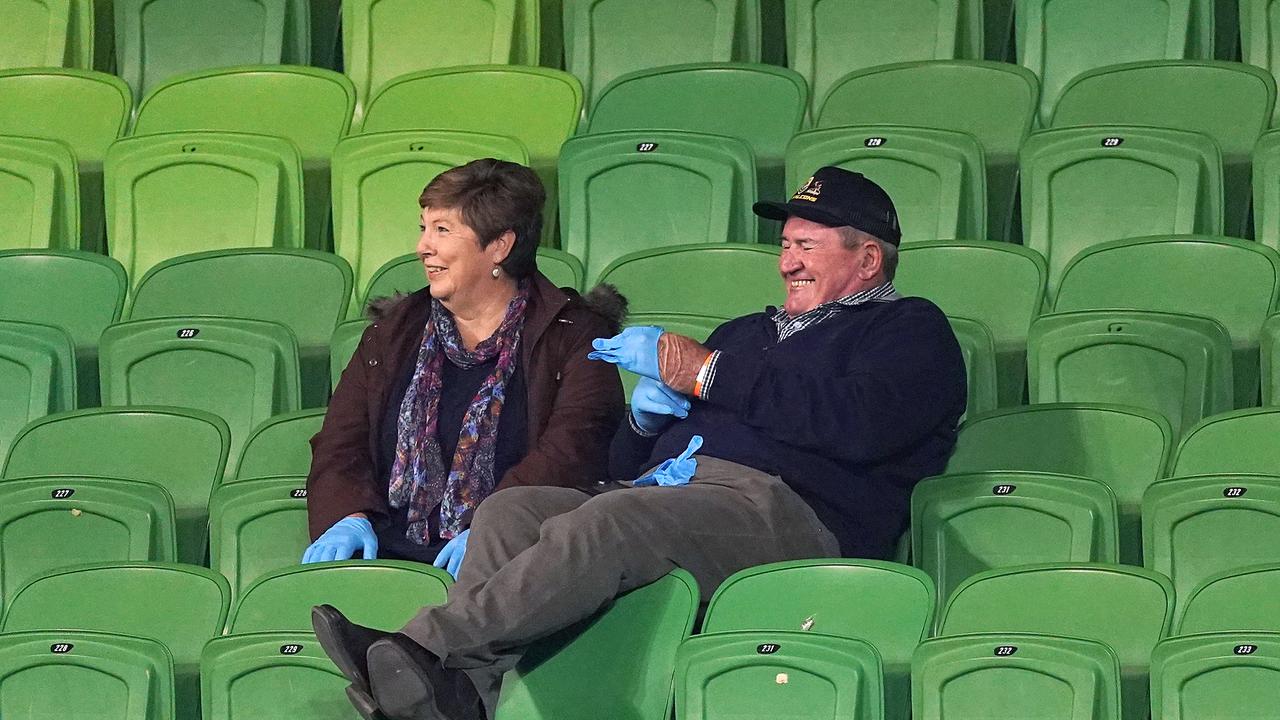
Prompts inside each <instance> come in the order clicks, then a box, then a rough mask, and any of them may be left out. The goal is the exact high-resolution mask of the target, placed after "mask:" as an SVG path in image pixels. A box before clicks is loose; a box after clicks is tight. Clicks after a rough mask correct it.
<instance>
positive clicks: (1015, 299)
mask: <svg viewBox="0 0 1280 720" xmlns="http://www.w3.org/2000/svg"><path fill="white" fill-rule="evenodd" d="M899 253H900V254H899V256H898V257H899V264H898V272H897V276H896V277H894V280H893V284H894V286H895V287H897V288H898V291H899V292H901V293H902V294H904V295H909V296H918V297H923V298H927V299H929V300H932V301H933V302H934V303H935V304H937V305H938V307H940V308H942V310H943V312H945V313H947V314H948V315H950V316H953V317H965V318H972V319H974V320H978V321H980V322H982V324H983V325H985V326H986V327H987V329H988V330H990V331H991V336H992V338H993V339H994V340H995V348H996V367H997V384H998V393H999V402H1000V404H1001V405H1006V406H1007V405H1017V404H1020V403H1021V402H1022V396H1023V388H1024V386H1025V384H1026V377H1027V359H1026V355H1027V353H1026V349H1027V332H1028V331H1029V330H1030V328H1031V323H1032V321H1033V320H1035V319H1036V317H1038V316H1039V315H1040V311H1041V309H1042V308H1043V306H1044V294H1045V282H1046V278H1047V276H1048V267H1047V266H1046V264H1045V261H1044V258H1043V257H1042V256H1041V255H1040V253H1038V252H1035V251H1034V250H1029V249H1027V248H1024V247H1021V246H1019V245H1012V244H1010V243H997V242H983V241H943V242H920V243H913V244H911V245H907V246H905V247H903V248H902V249H901V250H900V251H899ZM970 414H972V411H971V412H970Z"/></svg>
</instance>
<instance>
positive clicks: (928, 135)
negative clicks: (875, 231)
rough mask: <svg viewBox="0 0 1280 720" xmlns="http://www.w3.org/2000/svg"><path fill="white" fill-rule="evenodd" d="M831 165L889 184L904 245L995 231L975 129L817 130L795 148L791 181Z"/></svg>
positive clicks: (795, 183)
mask: <svg viewBox="0 0 1280 720" xmlns="http://www.w3.org/2000/svg"><path fill="white" fill-rule="evenodd" d="M825 165H834V166H836V167H842V168H845V169H847V170H854V171H856V172H860V173H862V174H863V175H865V176H867V178H868V179H870V180H872V181H874V182H875V183H876V184H877V185H879V186H881V187H882V188H884V190H885V192H887V193H889V197H891V198H893V205H894V208H895V209H896V210H897V211H898V219H899V222H900V223H901V225H902V242H903V243H904V244H910V243H913V242H918V241H921V240H954V239H957V238H960V239H974V240H985V239H986V237H987V188H986V185H987V179H986V164H985V160H984V159H983V155H982V147H981V146H980V145H979V144H978V141H977V140H976V139H974V138H973V137H972V136H971V135H965V134H963V133H958V132H953V131H950V130H934V129H931V128H916V127H905V126H901V125H860V126H857V127H838V128H826V129H824V130H810V131H808V132H803V133H800V134H799V135H796V136H795V137H794V138H792V139H791V144H790V145H788V146H787V187H788V188H798V187H800V186H802V185H803V184H804V183H805V179H806V178H808V177H811V176H812V175H813V173H814V171H815V170H817V169H818V168H820V167H823V166H825Z"/></svg>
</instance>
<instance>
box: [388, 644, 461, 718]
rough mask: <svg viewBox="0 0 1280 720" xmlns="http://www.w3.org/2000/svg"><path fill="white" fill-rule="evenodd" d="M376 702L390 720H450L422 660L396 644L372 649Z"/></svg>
mask: <svg viewBox="0 0 1280 720" xmlns="http://www.w3.org/2000/svg"><path fill="white" fill-rule="evenodd" d="M368 660H369V678H370V682H371V683H372V684H373V699H374V701H375V705H376V707H377V709H378V710H380V711H381V712H382V713H383V715H384V716H385V718H386V720H450V718H451V717H452V715H449V714H446V712H445V711H444V710H443V709H442V708H440V707H439V704H438V702H437V697H436V691H435V688H433V687H432V686H431V681H430V679H429V678H428V676H427V672H426V670H425V669H424V668H423V667H422V666H421V665H420V664H419V660H418V658H416V657H414V656H413V655H412V654H410V653H409V651H407V650H405V649H404V648H402V647H400V646H399V645H397V644H396V643H394V642H386V641H382V642H377V643H374V644H373V645H372V646H370V647H369V656H368Z"/></svg>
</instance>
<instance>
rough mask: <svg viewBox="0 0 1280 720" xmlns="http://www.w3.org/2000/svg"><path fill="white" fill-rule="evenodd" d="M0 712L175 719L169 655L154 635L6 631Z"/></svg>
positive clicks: (0, 649) (103, 719) (49, 719)
mask: <svg viewBox="0 0 1280 720" xmlns="http://www.w3.org/2000/svg"><path fill="white" fill-rule="evenodd" d="M0 712H2V713H4V715H5V717H24V718H30V720H55V719H57V718H83V719H84V720H167V719H168V718H172V717H174V700H173V657H172V655H170V653H169V651H168V649H166V648H165V646H164V645H163V644H161V643H159V642H157V641H155V640H150V639H147V638H141V637H131V636H128V635H116V634H112V633H96V632H85V631H77V630H45V631H33V632H11V633H6V634H5V636H4V642H3V643H0Z"/></svg>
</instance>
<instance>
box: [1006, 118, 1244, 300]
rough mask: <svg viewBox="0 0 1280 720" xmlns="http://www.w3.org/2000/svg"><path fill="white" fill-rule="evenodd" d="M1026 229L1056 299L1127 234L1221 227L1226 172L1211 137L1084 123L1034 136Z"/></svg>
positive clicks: (1025, 167) (1026, 155)
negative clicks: (1084, 258)
mask: <svg viewBox="0 0 1280 720" xmlns="http://www.w3.org/2000/svg"><path fill="white" fill-rule="evenodd" d="M1020 157H1021V163H1022V230H1023V237H1024V239H1025V242H1026V245H1027V246H1028V247H1030V248H1031V249H1033V250H1037V251H1039V252H1040V253H1041V254H1042V255H1044V256H1045V258H1046V259H1047V260H1048V261H1049V295H1050V297H1052V296H1054V295H1055V294H1056V293H1057V289H1058V282H1059V280H1061V278H1062V272H1063V271H1064V270H1065V269H1066V267H1067V264H1068V263H1070V262H1071V260H1072V259H1074V258H1075V256H1076V255H1078V254H1080V252H1081V251H1083V250H1086V249H1088V248H1090V247H1093V246H1094V245H1098V244H1100V243H1103V242H1106V241H1108V240H1119V239H1121V238H1130V237H1139V236H1148V235H1171V234H1187V233H1206V234H1210V235H1217V234H1221V233H1222V201H1221V199H1222V170H1221V160H1220V159H1219V154H1218V150H1217V148H1216V147H1215V145H1214V142H1213V141H1212V140H1210V139H1209V138H1208V137H1206V136H1203V135H1195V134H1191V133H1187V132H1180V131H1177V130H1162V129H1158V128H1148V127H1121V126H1108V127H1083V128H1067V129H1060V130H1048V131H1045V132H1040V133H1036V134H1035V135H1032V136H1031V138H1030V139H1029V140H1027V142H1026V144H1024V145H1023V147H1022V153H1021V156H1020Z"/></svg>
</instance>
